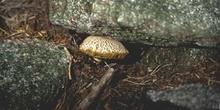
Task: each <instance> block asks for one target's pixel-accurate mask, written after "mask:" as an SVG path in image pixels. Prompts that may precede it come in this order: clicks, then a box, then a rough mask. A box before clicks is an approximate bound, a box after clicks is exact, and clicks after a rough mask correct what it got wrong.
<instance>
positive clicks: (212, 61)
mask: <svg viewBox="0 0 220 110" xmlns="http://www.w3.org/2000/svg"><path fill="white" fill-rule="evenodd" d="M48 13H49V12H48V1H46V0H23V1H19V2H16V1H10V0H8V1H5V2H2V3H0V15H1V17H0V26H1V28H0V29H1V30H0V39H22V38H30V39H35V38H36V39H40V40H44V41H48V42H54V43H56V44H59V45H62V46H65V47H67V48H68V49H69V51H70V52H71V54H72V55H73V62H72V64H73V65H72V70H73V71H72V72H71V76H72V78H73V79H72V80H68V78H67V80H66V85H65V88H64V90H63V91H62V95H60V96H59V97H60V99H59V100H57V103H56V108H54V109H56V110H68V109H75V108H77V107H78V105H79V103H80V102H81V101H82V100H83V99H84V98H85V97H86V96H87V95H88V93H89V92H90V89H91V87H92V85H94V84H95V83H97V82H98V81H99V79H100V78H101V77H102V76H103V74H104V73H105V72H106V71H107V69H108V66H106V64H105V63H103V62H102V63H100V64H97V63H95V61H94V60H93V58H92V57H89V56H87V55H85V54H84V53H82V52H80V51H79V49H78V45H79V44H80V43H81V42H82V41H83V39H85V38H86V37H87V36H89V34H87V33H77V31H74V30H69V29H65V28H63V27H61V26H57V25H53V24H51V23H50V21H49V18H48ZM123 44H124V45H125V46H126V47H127V48H128V50H129V52H130V54H129V56H128V57H127V58H126V59H124V60H120V61H112V60H107V61H106V62H107V63H108V64H109V66H111V67H112V68H114V69H115V72H116V75H115V76H114V77H113V78H112V80H111V82H110V83H109V84H108V86H107V87H105V89H104V90H103V91H102V94H100V96H99V97H98V99H97V100H96V101H95V103H93V105H92V107H91V108H93V109H107V110H111V109H114V110H117V109H120V110H122V109H141V108H142V107H146V105H145V103H144V102H143V101H144V99H143V98H144V94H145V92H146V91H147V90H150V89H154V90H157V91H160V90H166V89H170V88H173V87H178V86H181V85H184V84H192V83H202V84H205V85H219V84H220V81H219V80H220V75H219V74H220V63H219V62H220V59H219V56H217V55H218V54H219V49H218V50H217V53H216V56H213V54H212V55H209V51H206V50H207V49H201V50H204V51H205V52H204V53H203V54H202V55H201V57H200V59H199V60H198V61H197V60H192V61H191V62H190V65H189V66H187V67H186V66H185V64H186V63H187V62H189V61H188V57H189V56H188V55H189V53H190V52H192V51H193V50H195V49H194V48H185V47H177V48H163V47H150V46H146V45H143V44H139V43H129V42H123ZM208 50H210V49H208ZM214 55H215V54H214Z"/></svg>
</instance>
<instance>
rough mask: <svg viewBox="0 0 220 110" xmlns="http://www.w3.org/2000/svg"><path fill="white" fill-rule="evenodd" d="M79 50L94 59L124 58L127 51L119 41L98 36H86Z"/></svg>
mask: <svg viewBox="0 0 220 110" xmlns="http://www.w3.org/2000/svg"><path fill="white" fill-rule="evenodd" d="M79 50H80V51H82V52H83V53H85V54H87V55H89V56H92V57H93V58H96V59H124V58H125V57H126V56H127V54H128V53H129V52H128V50H127V49H126V48H125V47H124V46H123V44H122V43H121V42H119V41H117V40H113V39H108V38H105V37H100V36H89V37H87V38H86V39H85V40H84V41H83V42H82V43H81V44H80V46H79Z"/></svg>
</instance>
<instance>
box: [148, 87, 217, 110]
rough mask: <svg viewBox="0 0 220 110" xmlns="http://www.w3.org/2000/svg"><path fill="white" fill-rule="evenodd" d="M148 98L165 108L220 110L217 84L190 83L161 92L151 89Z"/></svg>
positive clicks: (157, 105) (154, 103)
mask: <svg viewBox="0 0 220 110" xmlns="http://www.w3.org/2000/svg"><path fill="white" fill-rule="evenodd" d="M147 98H149V99H150V100H151V101H152V106H155V107H160V108H163V109H164V110H176V109H177V108H178V110H187V109H189V110H220V89H219V87H215V86H205V85H202V84H190V85H185V86H182V87H177V88H174V89H170V90H166V91H160V92H156V91H153V90H150V91H148V92H147ZM168 108H169V109H168ZM157 109H159V108H157Z"/></svg>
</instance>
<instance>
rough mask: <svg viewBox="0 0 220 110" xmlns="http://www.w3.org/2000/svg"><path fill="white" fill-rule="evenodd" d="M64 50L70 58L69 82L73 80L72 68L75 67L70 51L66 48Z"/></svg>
mask: <svg viewBox="0 0 220 110" xmlns="http://www.w3.org/2000/svg"><path fill="white" fill-rule="evenodd" d="M64 50H65V52H66V54H67V56H68V58H69V67H68V78H69V80H71V79H72V76H71V71H72V68H71V67H72V65H73V56H72V55H71V54H70V52H69V50H68V49H67V48H66V47H64Z"/></svg>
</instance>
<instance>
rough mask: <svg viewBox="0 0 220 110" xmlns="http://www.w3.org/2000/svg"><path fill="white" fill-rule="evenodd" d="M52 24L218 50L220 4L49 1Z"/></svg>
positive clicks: (151, 42) (196, 1)
mask: <svg viewBox="0 0 220 110" xmlns="http://www.w3.org/2000/svg"><path fill="white" fill-rule="evenodd" d="M49 2H50V3H49V4H50V8H49V10H50V11H49V13H50V15H49V18H50V20H51V22H52V23H53V24H58V25H62V26H64V27H67V28H70V29H76V30H77V31H80V32H84V33H89V34H92V35H107V36H110V37H114V38H115V39H117V40H125V41H130V42H141V43H144V44H148V45H157V46H178V45H188V44H193V45H196V46H205V47H216V46H219V43H220V25H219V24H220V7H219V5H220V1H219V0H209V1H206V0H193V1H177V0H169V1H161V0H153V1H152V0H124V1H118V0H108V1H106V0H93V1H85V0H64V1H63V0H49Z"/></svg>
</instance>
